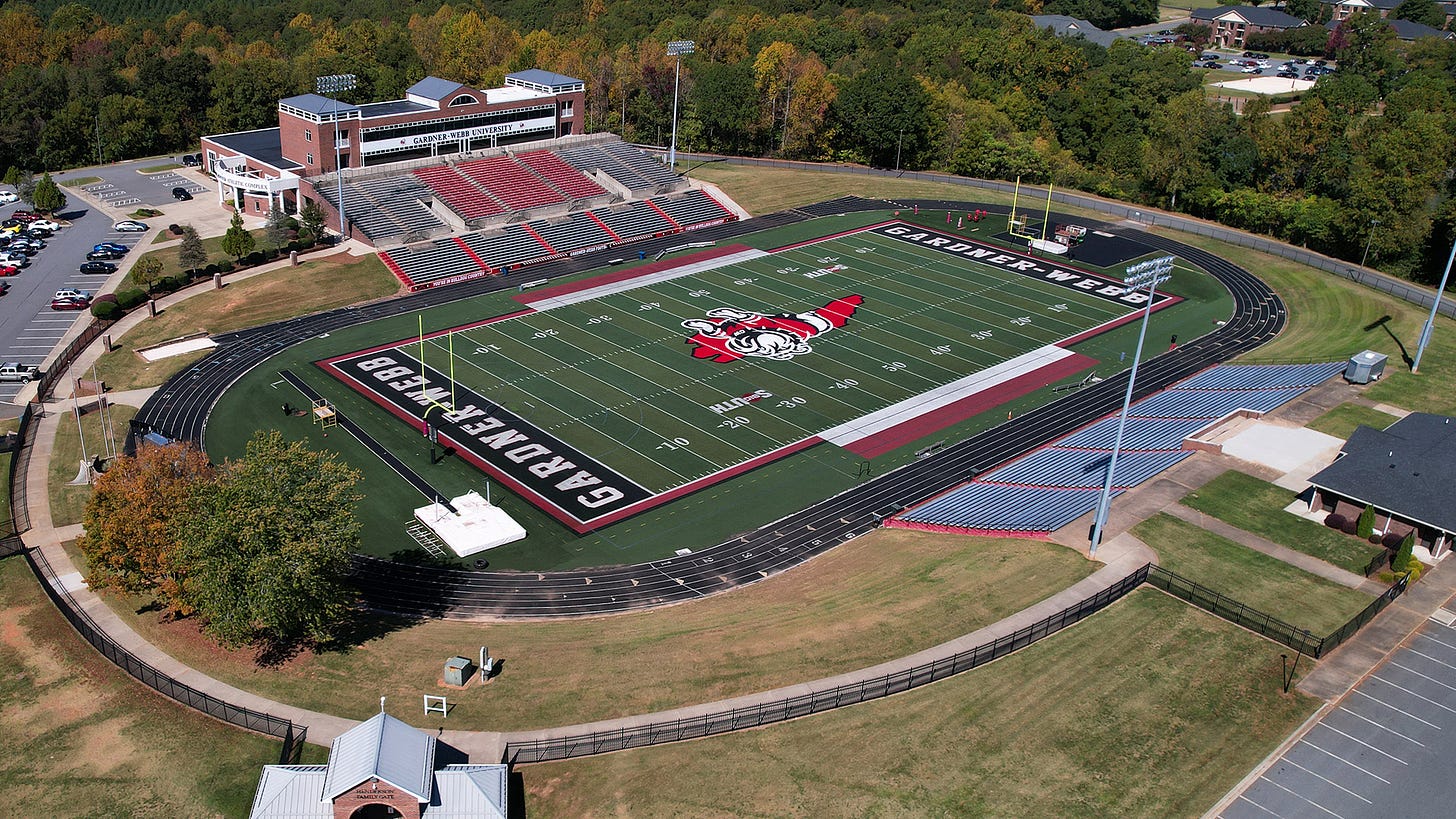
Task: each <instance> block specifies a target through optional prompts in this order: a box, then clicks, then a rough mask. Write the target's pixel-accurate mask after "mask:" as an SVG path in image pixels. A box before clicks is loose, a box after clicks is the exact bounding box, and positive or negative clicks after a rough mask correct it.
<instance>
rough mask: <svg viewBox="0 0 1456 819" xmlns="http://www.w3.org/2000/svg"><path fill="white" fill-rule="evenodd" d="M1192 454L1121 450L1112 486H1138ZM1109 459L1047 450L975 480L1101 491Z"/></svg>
mask: <svg viewBox="0 0 1456 819" xmlns="http://www.w3.org/2000/svg"><path fill="white" fill-rule="evenodd" d="M1192 454H1193V452H1192V451H1191V450H1189V451H1180V450H1157V451H1129V450H1124V451H1123V452H1121V453H1120V454H1119V455H1118V456H1117V474H1116V475H1113V476H1112V485H1113V486H1137V485H1138V484H1140V483H1142V482H1143V481H1145V480H1147V479H1148V478H1150V477H1152V476H1154V475H1156V474H1158V473H1159V472H1162V471H1163V470H1164V469H1167V468H1168V467H1170V466H1172V465H1173V464H1176V463H1178V462H1179V461H1181V460H1183V459H1184V458H1187V457H1189V456H1191V455H1192ZM1111 457H1112V452H1111V450H1097V449H1062V448H1061V447H1055V446H1054V447H1048V448H1046V449H1039V450H1037V451H1036V452H1033V453H1031V454H1030V455H1027V456H1026V457H1025V458H1022V459H1021V460H1019V461H1014V462H1012V463H1010V464H1008V465H1006V466H1003V467H1001V468H1000V469H996V470H993V471H991V472H987V473H986V474H984V475H981V476H980V477H979V478H977V480H979V481H985V482H987V483H1009V484H1017V485H1021V486H1055V487H1063V488H1067V487H1071V488H1074V489H1075V488H1084V487H1100V486H1102V483H1103V481H1105V480H1106V479H1107V463H1108V461H1109V460H1110V459H1111Z"/></svg>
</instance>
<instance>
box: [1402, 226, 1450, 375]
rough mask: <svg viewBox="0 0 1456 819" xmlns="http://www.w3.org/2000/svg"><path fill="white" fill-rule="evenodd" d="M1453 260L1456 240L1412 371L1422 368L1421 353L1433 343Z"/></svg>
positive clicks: (1424, 328)
mask: <svg viewBox="0 0 1456 819" xmlns="http://www.w3.org/2000/svg"><path fill="white" fill-rule="evenodd" d="M1453 261H1456V241H1453V242H1452V243H1451V255H1450V256H1447V257H1446V272H1445V273H1442V274H1441V283H1440V284H1439V285H1437V286H1436V300H1435V301H1433V302H1431V315H1430V316H1429V317H1427V318H1426V324H1425V326H1424V327H1422V328H1421V343H1420V344H1417V345H1416V360H1415V361H1413V362H1412V363H1411V373H1418V372H1420V370H1421V353H1424V352H1425V351H1426V345H1427V344H1430V343H1431V333H1433V332H1435V330H1436V309H1437V308H1439V307H1440V306H1441V296H1442V294H1444V293H1445V292H1446V280H1447V279H1450V278H1451V262H1453Z"/></svg>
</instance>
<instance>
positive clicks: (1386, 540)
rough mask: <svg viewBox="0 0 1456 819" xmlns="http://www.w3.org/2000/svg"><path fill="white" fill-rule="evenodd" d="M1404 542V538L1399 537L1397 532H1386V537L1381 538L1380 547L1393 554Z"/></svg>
mask: <svg viewBox="0 0 1456 819" xmlns="http://www.w3.org/2000/svg"><path fill="white" fill-rule="evenodd" d="M1402 540H1404V538H1402V537H1401V536H1400V535H1397V534H1396V533H1395V532H1386V533H1385V535H1384V536H1383V537H1381V538H1380V545H1381V546H1384V547H1385V548H1386V549H1388V550H1390V551H1392V552H1393V551H1395V550H1396V549H1399V548H1400V543H1401V541H1402Z"/></svg>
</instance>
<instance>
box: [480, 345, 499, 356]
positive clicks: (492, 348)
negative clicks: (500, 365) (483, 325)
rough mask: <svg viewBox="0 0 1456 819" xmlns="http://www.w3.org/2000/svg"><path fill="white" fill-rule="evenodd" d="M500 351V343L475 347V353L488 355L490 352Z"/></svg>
mask: <svg viewBox="0 0 1456 819" xmlns="http://www.w3.org/2000/svg"><path fill="white" fill-rule="evenodd" d="M498 352H500V345H499V344H486V345H483V346H480V347H476V348H475V355H486V354H488V353H498Z"/></svg>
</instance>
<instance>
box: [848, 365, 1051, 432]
mask: <svg viewBox="0 0 1456 819" xmlns="http://www.w3.org/2000/svg"><path fill="white" fill-rule="evenodd" d="M1070 355H1074V353H1072V352H1071V351H1070V350H1064V349H1062V348H1061V347H1056V346H1053V345H1050V344H1048V345H1047V346H1045V347H1041V348H1039V349H1036V350H1032V351H1031V352H1029V353H1023V354H1021V355H1019V356H1017V357H1016V358H1012V359H1008V360H1006V361H1003V362H1001V363H1000V364H997V365H995V366H994V367H987V368H986V369H984V370H981V371H979V372H975V373H972V374H970V375H968V376H965V377H964V378H959V379H957V380H955V381H952V382H950V383H949V384H946V385H944V386H941V387H936V388H935V389H933V390H930V391H929V392H923V393H921V394H919V395H914V396H911V397H909V398H906V399H905V400H904V401H900V402H899V403H896V404H891V405H890V406H888V407H885V408H884V409H882V410H876V411H875V412H872V413H870V414H868V415H862V416H860V417H859V418H856V419H854V420H853V421H847V422H845V423H843V424H840V425H839V426H837V427H830V428H829V429H827V430H825V431H823V432H821V433H819V437H820V438H823V439H824V440H826V441H828V442H829V443H831V444H836V445H838V446H845V445H848V444H852V443H854V442H855V441H859V440H861V439H864V438H868V437H870V436H871V435H875V434H876V433H879V432H883V431H884V430H887V429H889V428H891V427H893V426H896V425H898V424H902V423H904V422H906V421H908V420H910V419H912V418H917V417H919V416H921V415H924V414H926V413H927V412H934V411H935V410H938V409H940V408H941V407H944V406H947V405H950V404H953V403H955V402H956V401H959V400H961V399H962V398H966V397H967V396H971V395H975V394H976V393H979V392H984V391H986V390H989V389H991V388H992V387H997V386H1000V385H1001V384H1004V383H1005V382H1007V381H1010V380H1011V379H1013V378H1016V377H1017V376H1020V375H1025V374H1026V373H1029V372H1032V371H1034V370H1038V369H1041V368H1042V367H1045V366H1047V365H1048V364H1052V363H1054V362H1057V361H1060V360H1061V359H1063V358H1066V357H1067V356H1070Z"/></svg>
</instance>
